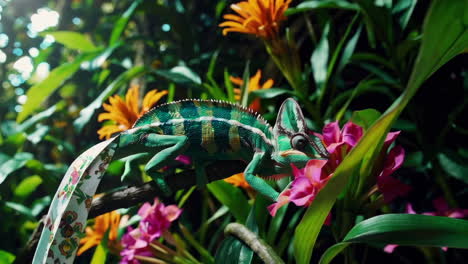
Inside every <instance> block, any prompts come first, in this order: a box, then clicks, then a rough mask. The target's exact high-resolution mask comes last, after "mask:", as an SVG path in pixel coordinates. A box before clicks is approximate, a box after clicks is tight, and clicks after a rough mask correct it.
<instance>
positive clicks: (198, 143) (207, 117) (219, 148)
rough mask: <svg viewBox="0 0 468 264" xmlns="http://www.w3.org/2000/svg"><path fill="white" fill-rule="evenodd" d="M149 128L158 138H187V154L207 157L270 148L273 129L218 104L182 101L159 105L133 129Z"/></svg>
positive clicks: (252, 115) (236, 109)
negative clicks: (199, 153)
mask: <svg viewBox="0 0 468 264" xmlns="http://www.w3.org/2000/svg"><path fill="white" fill-rule="evenodd" d="M143 126H148V127H151V128H153V129H154V130H155V132H156V133H157V134H162V135H175V136H188V138H189V140H190V148H189V149H188V150H189V152H191V151H193V150H194V149H193V148H197V147H202V149H205V151H206V152H207V153H210V154H215V153H219V152H223V153H225V152H228V153H235V152H239V151H243V150H244V149H246V148H249V149H260V148H262V149H264V148H268V149H271V148H273V143H272V134H273V132H272V127H271V126H270V124H268V122H267V121H266V120H265V119H264V118H263V117H262V116H261V115H259V114H258V113H256V112H255V111H253V110H252V109H249V108H247V107H243V106H241V105H238V104H235V103H231V102H226V101H221V100H199V99H185V100H180V101H175V102H171V103H166V104H161V105H158V106H156V107H154V108H152V109H151V110H149V111H148V112H147V113H145V114H144V115H143V116H142V117H140V118H139V119H138V120H137V121H136V122H135V125H134V126H133V128H139V127H143Z"/></svg>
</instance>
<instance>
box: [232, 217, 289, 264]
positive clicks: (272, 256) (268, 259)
mask: <svg viewBox="0 0 468 264" xmlns="http://www.w3.org/2000/svg"><path fill="white" fill-rule="evenodd" d="M224 233H225V234H226V235H234V236H236V237H237V238H239V239H240V240H242V242H244V243H245V244H246V245H247V246H249V247H250V248H251V249H252V250H253V251H254V252H255V253H256V254H257V255H258V256H259V257H260V259H261V260H262V261H263V262H265V263H268V264H270V263H271V264H282V263H284V262H283V260H282V259H281V258H280V257H279V256H278V255H277V254H276V252H275V251H274V250H273V248H272V247H271V246H270V245H268V244H267V243H265V241H263V240H262V239H260V238H259V237H258V236H257V235H256V234H254V233H253V232H252V231H250V230H249V229H248V228H247V227H245V226H244V225H242V224H238V223H230V224H228V225H227V226H226V228H225V229H224Z"/></svg>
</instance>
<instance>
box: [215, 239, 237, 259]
mask: <svg viewBox="0 0 468 264" xmlns="http://www.w3.org/2000/svg"><path fill="white" fill-rule="evenodd" d="M242 245H243V243H242V242H241V241H239V240H238V239H237V238H235V237H233V236H229V237H227V238H226V239H224V240H223V242H222V243H221V245H220V246H219V248H218V250H216V255H215V264H238V263H239V255H240V251H241V248H242Z"/></svg>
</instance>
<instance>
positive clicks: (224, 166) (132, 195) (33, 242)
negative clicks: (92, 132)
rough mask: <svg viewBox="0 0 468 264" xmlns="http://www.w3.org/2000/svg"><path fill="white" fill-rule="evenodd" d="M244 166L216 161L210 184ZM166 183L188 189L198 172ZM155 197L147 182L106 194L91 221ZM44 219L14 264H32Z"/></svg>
mask: <svg viewBox="0 0 468 264" xmlns="http://www.w3.org/2000/svg"><path fill="white" fill-rule="evenodd" d="M244 168H245V163H244V162H242V161H217V162H216V163H213V164H211V165H208V166H207V167H206V169H205V170H206V176H207V180H208V182H212V181H216V180H220V179H224V178H226V177H228V176H230V175H233V174H236V173H239V172H242V171H243V170H244ZM167 183H168V185H169V187H170V188H171V190H180V189H186V188H189V187H191V186H194V185H195V184H196V176H195V171H193V170H186V171H183V172H181V173H177V174H174V175H169V176H167ZM156 196H163V195H162V193H161V191H160V190H159V188H158V186H157V185H156V184H155V183H154V182H148V183H145V184H142V185H140V186H131V187H128V188H126V189H125V190H119V191H115V192H111V193H106V194H104V195H103V196H101V197H99V198H96V199H94V200H93V202H92V204H91V209H90V211H89V215H88V218H94V217H96V216H98V215H101V214H105V213H107V212H111V211H113V210H116V209H119V208H127V207H131V206H134V205H137V204H139V203H142V202H146V201H151V200H153V199H154V197H156ZM43 227H44V225H43V222H42V219H41V220H40V221H39V224H38V226H37V227H36V229H35V230H34V231H33V234H32V235H31V238H30V240H29V241H28V243H27V244H26V246H25V247H24V248H23V250H22V251H21V253H20V254H19V255H18V256H17V257H16V260H15V263H31V261H32V258H33V256H34V251H35V250H36V247H37V243H38V242H39V238H40V235H41V233H42V228H43Z"/></svg>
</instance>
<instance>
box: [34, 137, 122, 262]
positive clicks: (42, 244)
mask: <svg viewBox="0 0 468 264" xmlns="http://www.w3.org/2000/svg"><path fill="white" fill-rule="evenodd" d="M118 137H119V136H117V137H114V138H111V139H109V140H106V141H104V142H101V143H99V144H97V145H94V146H93V147H91V148H90V149H88V150H87V151H85V152H84V153H83V154H81V155H80V156H79V157H78V158H77V159H76V160H75V161H73V163H72V164H71V165H70V167H69V168H68V170H67V173H66V174H65V176H64V177H63V180H62V182H61V183H60V186H59V188H58V190H57V192H56V194H55V195H54V197H53V200H52V203H51V205H50V208H49V212H48V213H47V216H46V217H45V219H44V229H43V231H42V234H41V237H40V239H39V243H38V246H37V248H36V252H35V253H34V259H33V263H34V264H43V263H57V262H58V263H72V262H73V260H74V258H75V254H76V250H77V249H78V245H79V241H80V236H79V235H80V234H82V233H83V232H84V228H85V227H86V219H87V218H88V211H89V208H90V207H91V202H92V199H93V195H94V194H95V192H96V188H97V186H98V185H99V182H100V181H101V178H102V175H103V174H104V172H105V171H106V169H107V166H108V165H109V162H110V161H111V160H112V157H113V155H114V152H115V149H116V147H117V144H116V143H114V141H115V140H116V139H117V138H118Z"/></svg>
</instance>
